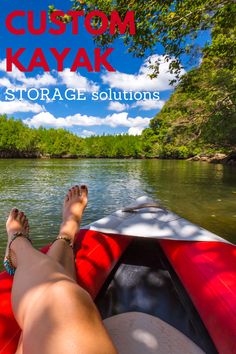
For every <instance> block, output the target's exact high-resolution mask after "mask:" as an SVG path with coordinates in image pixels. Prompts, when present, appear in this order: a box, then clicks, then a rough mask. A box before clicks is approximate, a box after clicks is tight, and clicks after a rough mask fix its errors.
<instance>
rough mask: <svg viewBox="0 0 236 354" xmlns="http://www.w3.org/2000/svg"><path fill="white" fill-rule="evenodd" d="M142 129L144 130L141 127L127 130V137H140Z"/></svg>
mask: <svg viewBox="0 0 236 354" xmlns="http://www.w3.org/2000/svg"><path fill="white" fill-rule="evenodd" d="M144 129H145V128H142V127H132V128H129V130H128V134H129V135H141V134H142V131H143V130H144Z"/></svg>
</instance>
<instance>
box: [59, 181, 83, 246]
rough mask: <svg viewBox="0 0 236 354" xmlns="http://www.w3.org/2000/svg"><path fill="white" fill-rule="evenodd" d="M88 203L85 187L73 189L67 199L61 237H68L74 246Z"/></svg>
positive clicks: (64, 206)
mask: <svg viewBox="0 0 236 354" xmlns="http://www.w3.org/2000/svg"><path fill="white" fill-rule="evenodd" d="M87 203H88V189H87V186H85V185H82V186H80V187H79V186H74V187H72V188H71V189H70V190H69V191H68V193H67V195H66V197H65V200H64V205H63V213H62V219H63V223H62V225H61V228H60V232H59V236H61V235H64V236H67V237H68V238H69V239H70V240H71V242H72V244H73V242H74V238H75V235H76V234H77V232H78V231H79V227H80V222H81V219H82V215H83V212H84V209H85V208H86V206H87Z"/></svg>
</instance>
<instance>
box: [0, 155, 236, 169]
mask: <svg viewBox="0 0 236 354" xmlns="http://www.w3.org/2000/svg"><path fill="white" fill-rule="evenodd" d="M104 158H105V159H111V158H113V159H124V160H132V159H136V160H150V159H154V160H187V161H193V162H196V161H197V162H208V163H213V164H224V165H229V166H236V151H232V152H231V153H230V154H223V153H215V154H199V155H196V156H193V157H190V158H185V159H184V158H176V157H173V158H172V157H171V156H170V157H168V158H165V157H161V158H160V157H146V156H139V157H132V156H116V157H111V156H80V155H75V154H66V155H60V154H52V155H50V154H45V155H43V154H41V153H39V152H21V151H14V152H12V151H0V159H45V160H46V159H48V160H49V159H104Z"/></svg>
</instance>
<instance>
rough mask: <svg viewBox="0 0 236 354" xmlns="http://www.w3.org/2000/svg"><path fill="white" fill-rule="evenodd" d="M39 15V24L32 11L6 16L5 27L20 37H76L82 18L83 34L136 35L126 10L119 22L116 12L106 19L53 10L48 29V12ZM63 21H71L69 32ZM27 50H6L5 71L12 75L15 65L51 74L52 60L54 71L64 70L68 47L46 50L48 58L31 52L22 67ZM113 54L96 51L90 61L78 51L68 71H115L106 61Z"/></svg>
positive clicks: (94, 13)
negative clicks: (67, 34) (43, 35)
mask: <svg viewBox="0 0 236 354" xmlns="http://www.w3.org/2000/svg"><path fill="white" fill-rule="evenodd" d="M38 16H39V20H40V22H39V24H38V18H37V19H36V14H35V13H34V11H21V10H16V11H13V12H11V13H10V14H9V15H8V16H7V17H6V28H7V30H8V31H9V32H10V33H11V34H13V35H17V36H23V35H25V34H32V35H35V36H39V35H42V34H45V33H48V34H50V35H52V36H54V35H56V36H57V35H61V34H64V33H65V32H66V31H68V30H69V31H70V32H71V33H70V34H72V35H79V34H80V31H81V22H82V18H83V26H84V27H85V29H86V31H87V32H88V33H90V34H91V35H93V36H98V35H102V34H104V33H106V34H110V35H111V36H113V35H118V34H121V35H122V34H125V33H128V34H129V35H132V36H133V35H135V34H136V26H135V16H134V12H133V11H127V13H126V15H125V17H124V19H123V20H122V19H121V18H120V15H119V13H118V12H117V11H112V12H111V14H110V16H109V17H108V16H107V15H106V14H105V13H103V12H102V11H99V10H95V11H91V12H89V13H88V14H86V15H85V13H84V11H69V12H68V13H65V12H63V11H59V10H56V11H54V12H52V14H51V15H50V28H48V20H49V18H48V14H47V12H46V11H41V12H40V13H39V15H38ZM64 18H67V19H68V18H69V21H70V22H71V26H69V28H70V29H69V28H68V26H67V24H66V23H65V22H64V21H63V20H62V19H64ZM95 20H96V21H98V23H99V25H97V26H96V27H94V25H93V23H94V21H95ZM19 23H20V24H19ZM36 23H37V25H36ZM27 51H28V49H27V48H19V49H14V50H13V49H12V48H7V49H6V71H8V72H11V71H12V70H13V68H14V66H15V67H16V68H18V69H19V70H20V71H22V72H32V71H33V70H34V69H36V68H42V69H43V70H44V71H51V70H52V68H51V67H50V65H49V62H50V63H51V62H52V60H51V59H52V57H53V59H54V60H55V62H56V67H57V71H63V70H64V62H65V59H66V58H67V57H68V55H69V53H70V52H71V48H64V49H63V50H58V49H57V48H49V52H48V54H47V55H46V54H45V52H44V50H43V49H42V48H36V49H34V50H33V51H31V52H30V60H29V62H28V63H27V66H25V63H24V64H23V63H22V56H24V54H25V53H26V52H27ZM113 51H114V48H108V49H106V50H104V51H102V49H100V48H95V49H94V52H93V58H89V55H88V53H87V51H86V49H85V48H78V50H77V53H76V54H75V56H74V59H73V62H72V64H71V67H70V69H71V71H77V69H79V68H86V69H87V70H88V71H89V72H100V71H101V69H103V68H105V69H106V70H108V71H116V70H115V69H114V68H113V67H112V66H111V64H110V63H109V61H108V59H109V56H110V54H111V53H112V52H113ZM48 55H50V58H49V59H50V60H47V59H48ZM54 67H55V65H54ZM54 67H53V68H54Z"/></svg>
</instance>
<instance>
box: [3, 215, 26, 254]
mask: <svg viewBox="0 0 236 354" xmlns="http://www.w3.org/2000/svg"><path fill="white" fill-rule="evenodd" d="M6 229H7V235H8V243H7V248H6V254H5V257H6V256H7V255H8V252H9V251H8V247H9V243H10V242H11V240H12V238H13V235H14V234H15V233H16V232H22V233H23V234H25V235H27V234H28V233H29V222H28V219H27V217H26V216H25V214H24V212H23V211H19V210H18V209H16V208H14V209H12V210H11V212H10V214H9V216H8V219H7V222H6Z"/></svg>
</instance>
